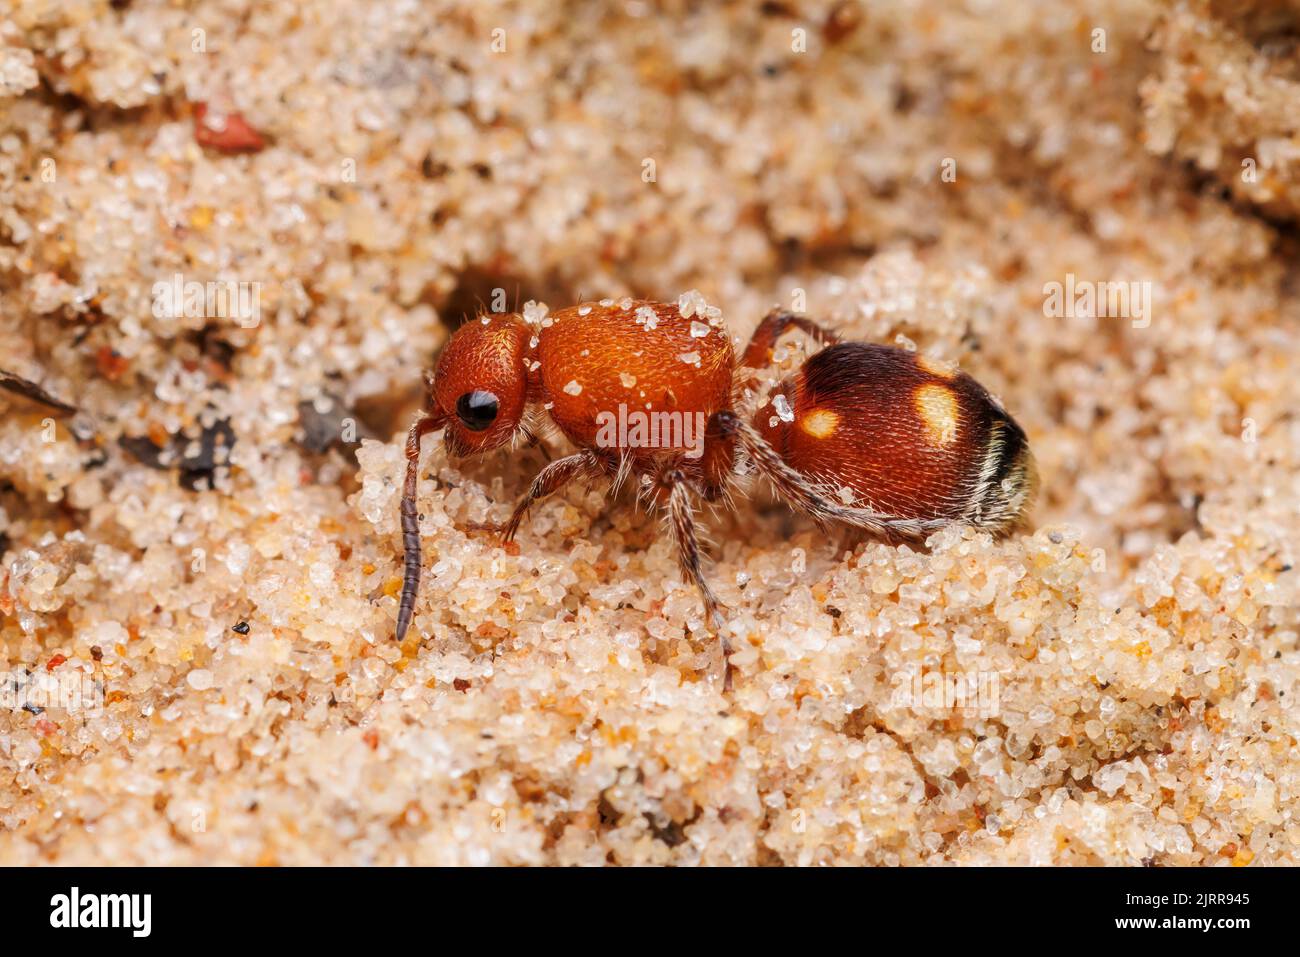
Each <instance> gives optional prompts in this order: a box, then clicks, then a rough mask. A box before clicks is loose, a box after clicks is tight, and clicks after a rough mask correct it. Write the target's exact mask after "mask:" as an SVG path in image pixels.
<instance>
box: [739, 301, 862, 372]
mask: <svg viewBox="0 0 1300 957" xmlns="http://www.w3.org/2000/svg"><path fill="white" fill-rule="evenodd" d="M791 326H794V327H795V328H796V329H798V330H800V331H801V332H804V333H806V334H807V335H809V336H811V337H812V338H813V339H814V340H815V341H816V342H817V343H818V344H819V345H823V346H828V345H831V344H833V343H836V342H839V341H840V337H839V336H837V335H836V334H835V333H833V332H831V331H830V330H829V329H826V328H823V327H822V326H819V325H818V324H817V323H815V322H813V321H812V320H811V319H809V318H808V317H807V316H800V315H796V314H795V313H793V312H791V311H790V310H789V309H781V308H777V309H773V310H772V311H771V312H769V313H768V314H767V315H766V316H764V317H763V321H762V322H760V323H759V324H758V328H757V329H755V330H754V335H753V336H752V337H751V338H750V340H749V345H748V346H747V347H746V348H745V354H744V355H743V356H742V357H741V359H740V364H741V365H742V366H749V368H751V369H762V368H765V367H767V366H769V365H771V364H772V352H773V350H774V349H775V348H776V341H777V340H778V339H780V338H781V336H783V335H785V333H786V330H788V329H789V328H790V327H791Z"/></svg>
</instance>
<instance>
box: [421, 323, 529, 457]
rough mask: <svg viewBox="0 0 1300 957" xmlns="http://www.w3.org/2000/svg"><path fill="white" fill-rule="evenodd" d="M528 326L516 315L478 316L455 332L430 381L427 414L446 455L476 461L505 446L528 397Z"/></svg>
mask: <svg viewBox="0 0 1300 957" xmlns="http://www.w3.org/2000/svg"><path fill="white" fill-rule="evenodd" d="M530 336H531V333H530V331H529V328H528V326H527V325H526V324H525V323H524V322H523V320H522V319H520V318H519V317H518V316H516V315H504V316H483V317H481V318H480V319H475V320H472V321H470V322H467V323H465V325H463V326H461V327H460V328H459V329H457V330H456V332H455V334H454V335H453V336H452V337H451V341H450V342H448V343H447V348H446V349H444V350H443V353H442V358H441V359H440V360H439V361H438V370H437V371H436V372H435V373H434V375H433V386H432V390H433V394H432V399H433V409H432V412H433V414H434V415H435V416H436V417H438V418H440V419H443V420H444V421H445V422H446V423H447V426H446V432H445V433H444V435H445V439H446V443H447V450H448V451H449V452H450V453H451V454H452V455H462V456H463V455H476V454H478V453H480V452H488V451H491V450H492V449H495V448H499V447H501V446H502V445H505V444H506V443H507V442H509V441H510V438H511V436H513V435H514V433H515V429H517V428H518V427H519V422H520V420H521V419H522V418H523V415H524V407H525V405H526V403H527V397H528V369H527V365H526V363H527V360H528V352H529V346H528V342H529V338H530Z"/></svg>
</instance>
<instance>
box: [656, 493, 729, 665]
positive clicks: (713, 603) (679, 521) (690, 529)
mask: <svg viewBox="0 0 1300 957" xmlns="http://www.w3.org/2000/svg"><path fill="white" fill-rule="evenodd" d="M664 484H665V485H666V486H667V487H668V490H669V495H668V510H669V516H670V518H671V519H672V526H673V540H674V542H675V543H676V545H677V564H678V565H679V566H680V568H681V570H682V577H683V578H685V579H687V580H688V581H691V582H693V583H694V584H695V587H696V588H698V589H699V592H700V598H701V599H702V600H703V602H704V618H705V621H706V622H707V623H708V624H709V625H710V627H712V629H713V630H714V631H715V632H717V634H718V638H719V640H720V641H721V642H722V662H723V664H722V668H723V689H724V690H730V688H731V644H730V643H729V642H728V641H727V639H726V637H725V636H724V635H723V634H722V628H723V625H724V624H725V619H724V618H723V617H722V610H721V609H722V604H721V602H719V601H718V598H717V596H716V595H714V594H713V589H712V588H710V587H709V582H708V580H707V579H706V578H705V577H704V571H703V569H702V568H701V567H700V543H699V540H698V539H697V538H696V536H695V515H694V508H693V507H692V505H691V492H690V486H689V485H688V484H687V480H686V476H685V475H683V474H682V473H681V471H679V470H677V469H674V470H673V471H671V472H669V473H668V474H667V475H666V476H664Z"/></svg>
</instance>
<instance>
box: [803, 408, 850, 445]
mask: <svg viewBox="0 0 1300 957" xmlns="http://www.w3.org/2000/svg"><path fill="white" fill-rule="evenodd" d="M799 425H800V427H801V428H802V429H803V430H804V431H805V432H807V433H808V434H809V435H811V436H812V437H813V438H814V439H829V438H830V437H831V436H832V435H834V434H835V430H836V429H838V428H839V426H840V417H839V415H838V414H837V413H835V412H832V411H831V410H830V409H813V410H812V411H811V412H809V413H808V414H807V415H805V416H804V417H803V418H802V419H801V420H800V422H799Z"/></svg>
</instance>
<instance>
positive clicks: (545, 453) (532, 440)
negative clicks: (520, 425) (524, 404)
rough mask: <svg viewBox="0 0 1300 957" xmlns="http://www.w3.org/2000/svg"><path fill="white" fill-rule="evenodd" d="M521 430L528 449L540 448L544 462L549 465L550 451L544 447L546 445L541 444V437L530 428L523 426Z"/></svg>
mask: <svg viewBox="0 0 1300 957" xmlns="http://www.w3.org/2000/svg"><path fill="white" fill-rule="evenodd" d="M523 432H524V443H525V444H526V445H527V446H528V447H529V448H530V449H540V450H541V452H542V458H544V459H546V464H547V465H550V464H551V453H550V451H549V450H548V449H547V448H546V446H544V445H543V444H542V437H541V436H540V435H538V434H537V433H536V432H534V431H533V430H532V429H529V428H525V429H524V430H523Z"/></svg>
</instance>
